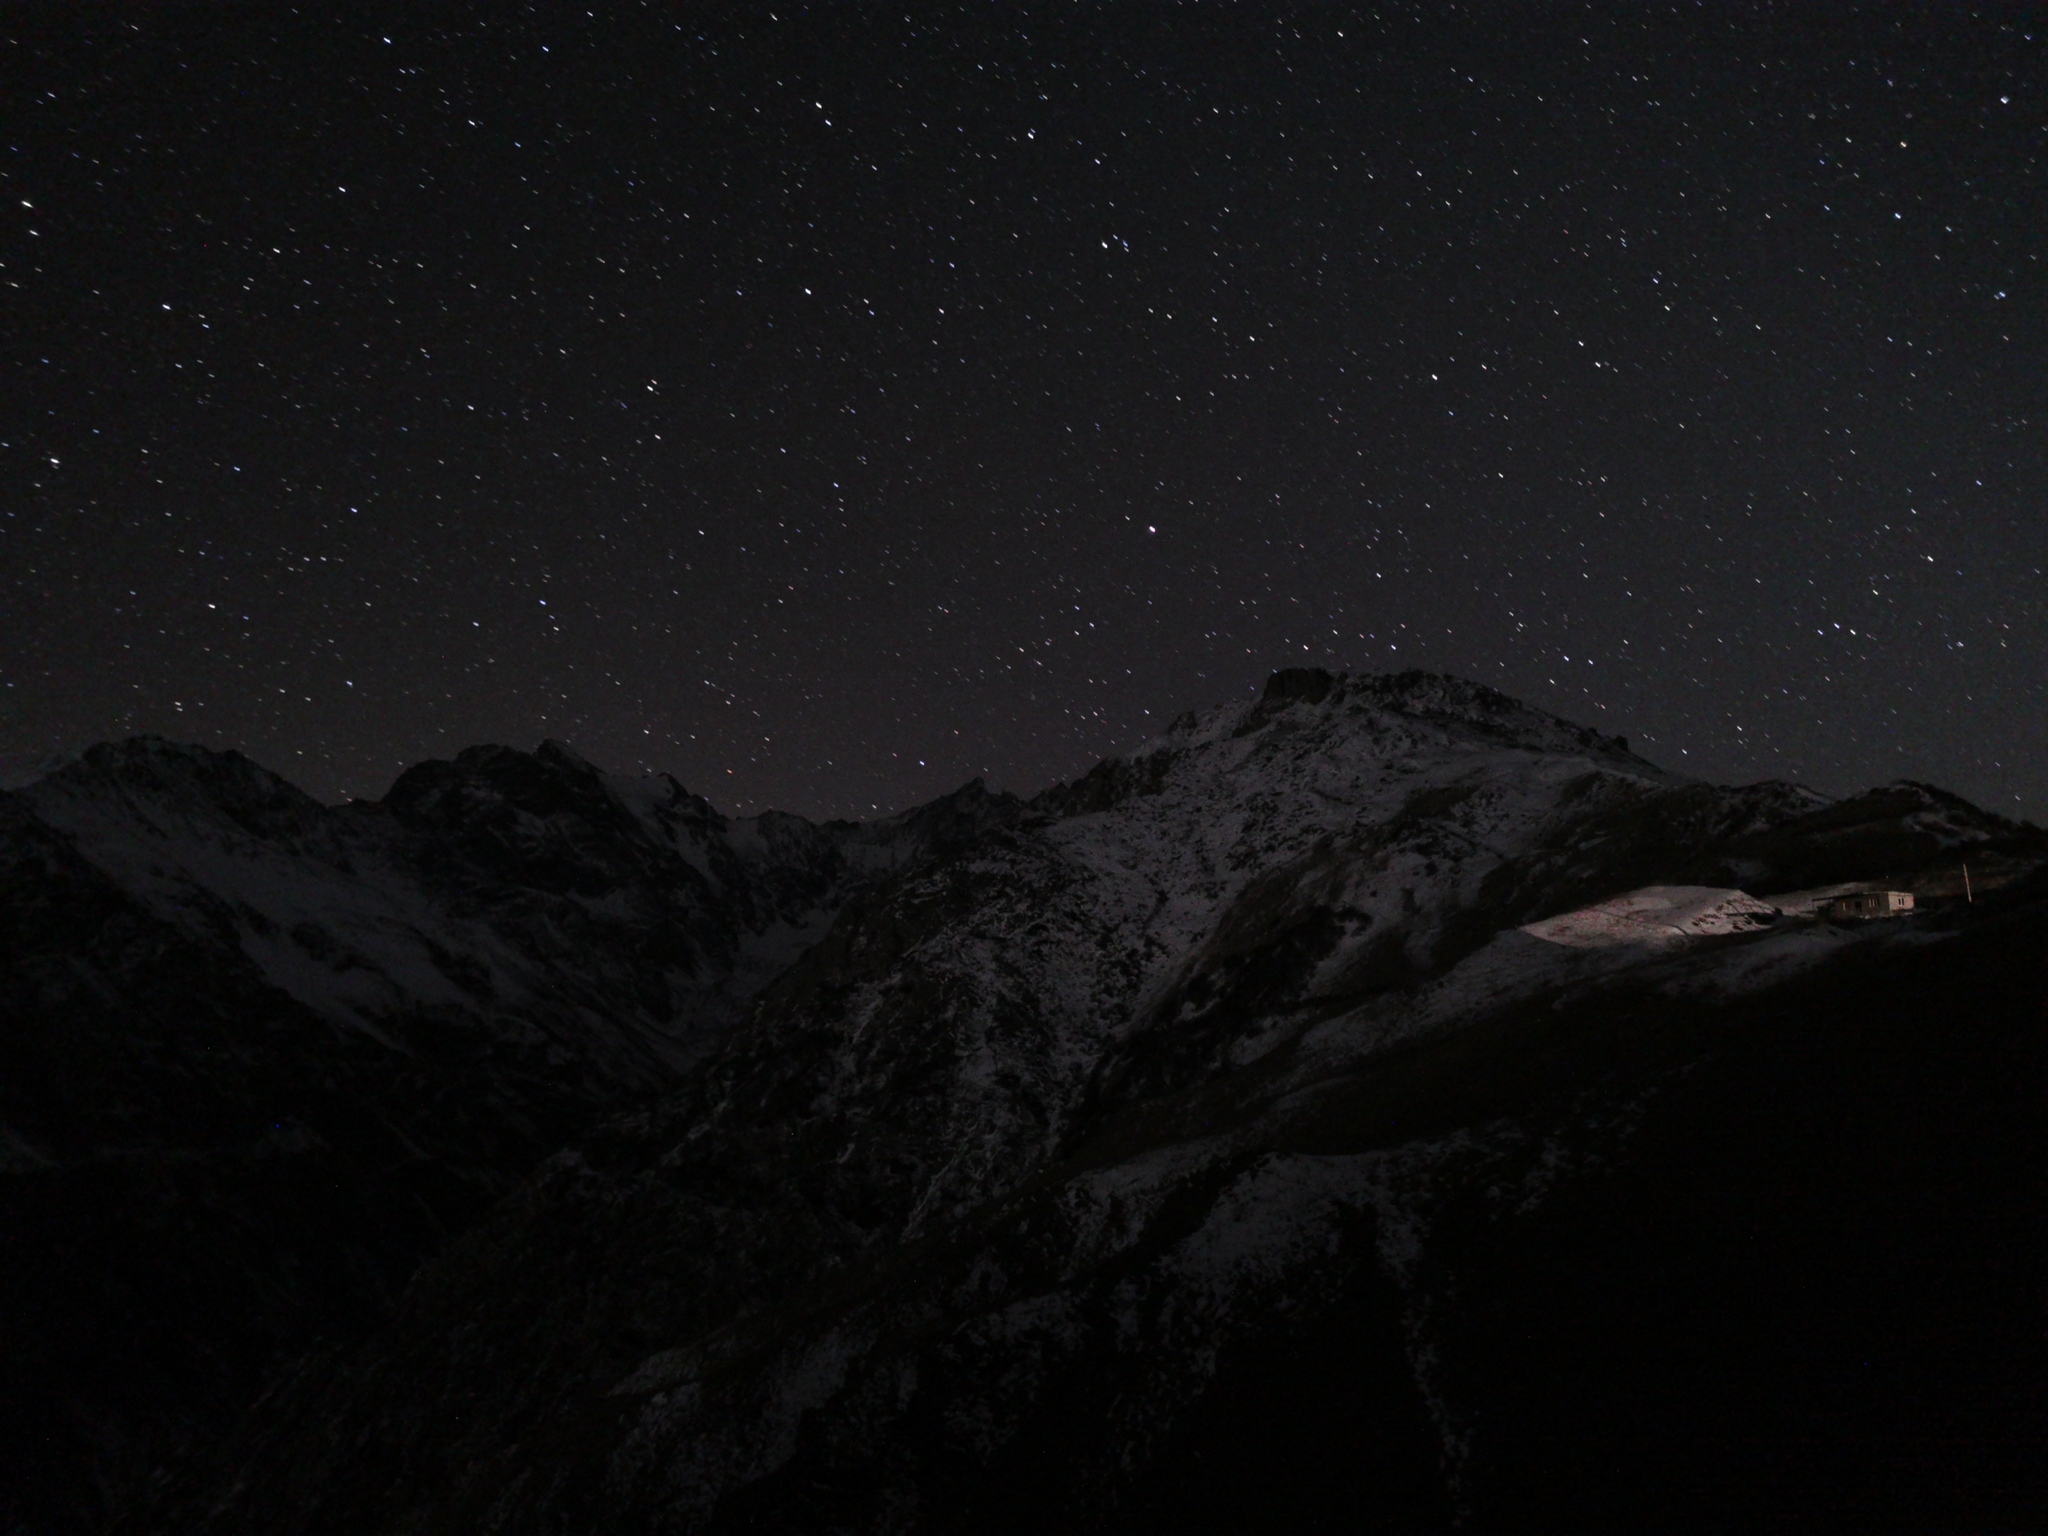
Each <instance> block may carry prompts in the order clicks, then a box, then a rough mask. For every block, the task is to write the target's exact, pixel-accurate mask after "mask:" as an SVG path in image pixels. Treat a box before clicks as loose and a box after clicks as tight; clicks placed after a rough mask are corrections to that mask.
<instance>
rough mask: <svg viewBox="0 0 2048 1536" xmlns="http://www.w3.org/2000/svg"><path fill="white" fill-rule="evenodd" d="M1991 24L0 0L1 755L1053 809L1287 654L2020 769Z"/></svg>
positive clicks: (2037, 392)
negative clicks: (1080, 777) (658, 776)
mask: <svg viewBox="0 0 2048 1536" xmlns="http://www.w3.org/2000/svg"><path fill="white" fill-rule="evenodd" d="M2044 32H2048V26H2044V25H2043V16H2042V13H2041V11H2040V10H2039V9H2038V8H2036V7H2029V6H2017V5H2016V6H2011V7H2006V8H2002V9H2001V8H1997V7H1983V6H1964V5H1943V6H1925V5H1904V4H1900V5H1893V6H1885V7H1869V8H1860V9H1859V8H1857V7H1854V6H1851V5H1849V4H1846V3H1837V0H1829V3H1825V4H1823V3H1813V4H1806V5H1800V4H1777V5H1761V4H1760V5H1753V6H1740V5H1734V4H1728V5H1722V4H1712V5H1700V4H1687V5H1683V6H1676V7H1673V6H1668V5H1649V4H1641V5H1600V6H1590V7H1588V6H1565V5H1547V4H1530V3H1526V0H1510V3H1504V4H1493V5H1450V4H1437V3H1431V4H1428V5H1423V6H1417V7H1408V8H1402V7H1391V6H1390V7H1384V8H1379V9H1371V10H1368V9H1363V8H1341V7H1319V6H1294V7H1283V8H1272V7H1257V6H1253V5H1249V4H1246V5H1231V6H1213V5H1212V6H1193V5H1184V6H1174V5H1167V4H1127V5H1106V6H1075V5H1069V4H1059V5H1051V6H1044V7H1032V6H1011V5H1003V6H991V5H983V4H977V5H972V6H967V7H963V8H956V9H913V10H910V11H908V12H907V13H906V12H905V11H903V10H901V9H884V8H883V7H880V6H870V5H862V6H820V7H812V8H808V9H806V8H799V7H785V8H775V7H772V6H762V7H747V8H741V7H733V8H724V7H684V6H675V5H665V6H647V7H637V6H625V5H608V6H605V7H603V8H601V9H586V8H584V7H582V6H573V7H572V6H566V5H564V6H552V5H550V6H539V7H532V8H523V7H516V6H513V5H509V4H502V3H497V0H493V3H490V4H474V5H469V6H456V5H424V6H423V5H417V4H410V5H405V6H391V7H378V6H375V5H351V6H332V7H325V8H317V7H300V8H290V7H286V6H283V5H258V4H242V5H229V4H212V5H158V6H140V5H137V6H120V7H114V6H107V7H99V6H93V7H71V6H58V5H28V6H14V7H8V8H6V9H4V10H0V261H4V266H0V284H4V286H0V370H4V372H0V378H4V384H0V605H4V607H0V638H4V643H0V761H4V762H5V764H6V765H8V770H9V771H11V772H14V773H16V774H17V775H18V774H19V773H20V772H22V771H24V770H25V768H26V766H27V765H33V764H35V763H37V762H40V761H43V760H45V759H46V758H47V757H48V756H49V755H50V754H53V753H60V752H64V751H69V750H75V749H77V748H79V747H81V746H83V745H85V744H87V743H90V742H92V741H94V740H99V739H104V738H109V737H116V736H122V735H127V734H133V733H138V732H144V731H149V732H158V733H162V734H165V735H169V736H172V737H176V738H179V739H185V740H195V741H202V742H206V743H209V744H212V745H215V746H223V747H236V748H239V749H241V750H243V751H246V752H248V753H250V754H251V755H252V756H255V757H256V758H258V759H259V760H261V761H263V762H265V763H267V764H269V765H271V766H273V767H275V768H277V769H279V770H280V771H282V772H283V773H285V774H286V775H287V776H288V777H291V778H292V779H294V780H295V781H296V782H298V783H300V784H302V785H304V786H305V787H306V788H307V789H309V790H311V791H312V792H314V793H316V794H319V795H321V796H324V797H331V798H332V797H340V796H342V795H345V794H347V795H375V794H379V793H381V792H382V791H383V789H384V788H385V786H386V785H388V784H389V782H390V780H391V779H392V777H393V776H394V775H395V774H396V773H397V772H398V771H399V769H400V768H402V767H403V766H404V765H406V764H408V763H410V762H413V761H416V760H418V759H420V758H422V757H427V756H445V755H448V754H450V753H452V752H454V751H455V750H457V749H459V748H460V747H462V746H464V745H467V744H470V743H474V742H480V741H501V742H507V743H511V744H514V745H520V746H530V745H532V744H533V743H534V742H536V741H538V740H539V739H541V738H543V737H555V738H558V739H561V740H564V741H567V742H569V743H570V744H572V745H573V746H574V747H576V748H577V749H578V750H579V751H581V752H583V753H584V754H585V755H586V756H588V757H589V758H591V759H592V760H593V761H596V762H599V763H601V764H604V765H606V766H608V767H613V768H617V769H621V770H629V771H630V770H637V769H642V768H659V769H665V770H668V771H672V772H674V773H676V774H677V775H678V776H679V777H681V778H682V779H683V780H684V782H685V783H687V784H689V785H690V786H691V787H692V788H694V789H698V790H700V791H702V792H704V793H706V794H708V795H710V796H711V797H712V799H713V800H715V801H716V802H718V803H719V804H720V805H721V806H723V807H725V808H727V809H730V810H735V811H747V810H751V809H756V808H759V807H762V806H765V805H770V804H772V805H777V806H782V807H785V808H788V809H792V810H797V811H802V812H805V813H809V814H821V813H823V814H841V815H867V814H871V813H872V811H873V810H874V809H876V808H879V809H882V810H888V809H893V808H897V807H900V806H903V805H907V804H910V803H913V802H915V801H919V800H923V799H926V798H929V797H930V796H932V795H935V794H938V793H941V792H943V791H945V790H947V789H950V788H952V787H954V786H955V785H957V784H958V783H960V782H961V781H963V780H965V779H967V778H969V777H971V776H974V775H985V776H986V777H987V778H988V779H989V781H990V782H991V784H994V785H999V786H1004V787H1008V788H1013V789H1017V790H1019V791H1027V792H1028V791H1030V790H1032V789H1035V788H1038V787H1040V786H1043V785H1044V784H1046V783H1049V782H1051V781H1053V780H1055V779H1058V778H1062V777H1066V776H1069V775H1071V774H1073V773H1075V772H1077V771H1079V770H1081V769H1083V768H1085V767H1086V766H1087V765H1088V764H1089V763H1090V762H1092V761H1093V760H1094V759H1095V758H1097V757H1099V756H1101V755H1103V754H1105V753H1108V752H1111V751H1114V750H1118V749H1122V748H1127V747H1129V746H1132V745H1135V744H1137V743H1139V742H1141V741H1142V740H1144V739H1145V738H1146V737H1147V736H1149V735H1151V734H1154V733H1155V732H1156V731H1157V730H1158V729H1159V728H1160V726H1161V725H1162V724H1163V722H1164V721H1165V720H1167V719H1169V718H1170V717H1171V716H1172V715H1173V714H1175V713H1177V712H1178V711H1179V710H1181V709H1183V708H1186V707H1188V706H1190V705H1195V704H1204V703H1210V702H1215V701H1218V700H1224V699H1232V698H1241V697H1244V696H1245V695H1246V693H1247V691H1248V690H1250V689H1252V688H1255V687H1257V686H1258V685H1260V684H1261V683H1262V681H1263V679H1264V678H1265V676H1266V674H1267V673H1268V672H1269V671H1271V670H1272V669H1273V668H1275V667H1278V666H1283V665H1305V664H1314V665H1322V666H1328V667H1332V668H1341V669H1349V670H1368V671H1385V670H1396V669H1405V668H1408V667H1411V666H1412V667H1424V668H1429V669H1433V670H1442V671H1452V672H1457V673H1462V674H1465V675H1468V676H1472V677H1476V678H1479V679H1481V680H1483V681H1485V682H1488V683H1490V684H1493V685H1494V686H1497V687H1499V688H1502V689H1504V690H1506V691H1509V692H1511V693H1514V694H1517V695H1519V696H1521V697H1524V698H1527V699H1529V700H1530V701H1532V702H1534V703H1536V704H1539V705H1541V706H1544V707H1547V708H1550V709H1554V710H1556V711H1558V712H1560V713H1563V714H1566V715H1568V716H1571V717H1573V718H1576V719H1580V720H1583V721H1587V722H1589V723H1592V724H1595V725H1597V726H1598V727H1599V728H1601V729H1602V730H1604V731H1608V732H1620V733H1623V734H1626V735H1627V736H1629V737H1630V739H1631V741H1632V743H1633V744H1634V745H1635V746H1636V747H1637V749H1638V750H1639V751H1642V752H1644V753H1646V754H1647V755H1649V756H1651V757H1653V758H1655V759H1657V760H1659V761H1662V762H1664V763H1665V764H1667V765H1669V766H1671V767H1674V768H1677V769H1680V770H1682V771H1687V772H1693V773H1698V774H1702V775H1706V776H1711V777H1715V778H1721V779H1727V780H1749V779H1754V778H1761V777H1788V778H1798V779H1802V780H1804V781H1806V782H1809V783H1812V784H1814V785H1816V786H1818V787H1820V788H1823V789H1826V790H1829V791H1832V792H1843V791H1848V790H1853V789H1856V788H1860V787H1862V786H1864V785H1867V784H1870V783H1876V782H1883V781H1886V780H1889V779H1893V778H1898V777H1914V778H1924V779H1930V780H1933V781H1936V782H1939V783H1943V784H1946V785H1948V786H1950V787H1952V788H1955V789H1958V790H1960V791H1962V792H1963V793H1966V794H1968V795H1970V796H1972V797H1973V798H1976V799H1978V800H1979V801H1980V802H1982V803H1984V804H1986V805H1988V806H1990V807H1992V808H1994V809H2001V810H2004V811H2006V812H2007V813H2008V814H2015V815H2026V816H2031V817H2033V818H2035V819H2041V815H2042V811H2043V810H2044V808H2048V584H2044V578H2043V571H2044V569H2048V325H2044V319H2048V307H2044V297H2048V295H2044V272H2043V263H2042V259H2041V253H2042V248H2043V246H2044V244H2048V184H2044V170H2048V142H2044V138H2048V135H2044V108H2048V93H2044V85H2048V67H2044V66H2048V60H2044V35H2043V34H2044Z"/></svg>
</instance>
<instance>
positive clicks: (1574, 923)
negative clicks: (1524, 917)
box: [1522, 885, 1778, 949]
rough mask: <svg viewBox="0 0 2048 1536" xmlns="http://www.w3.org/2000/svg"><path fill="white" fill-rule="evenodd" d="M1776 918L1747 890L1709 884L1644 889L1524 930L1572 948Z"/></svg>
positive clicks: (1731, 929) (1674, 936)
mask: <svg viewBox="0 0 2048 1536" xmlns="http://www.w3.org/2000/svg"><path fill="white" fill-rule="evenodd" d="M1777 915H1778V909H1777V908H1776V907H1774V906H1772V905H1771V904H1770V903H1768V902H1763V901H1758V900H1757V899H1756V898H1755V897H1754V896H1751V895H1749V894H1748V893H1747V892H1745V891H1731V890H1722V889H1720V888H1718V887H1715V886H1711V885H1646V886H1644V887H1643V888H1642V889H1641V890H1638V891H1630V892H1628V893H1627V894H1626V895H1622V896H1610V897H1608V898H1607V900H1605V901H1596V902H1594V903H1593V905H1592V906H1590V907H1581V908H1579V910H1578V911H1576V912H1565V913H1562V914H1560V915H1559V916H1557V917H1546V918H1545V919H1543V921H1542V922H1540V923H1528V924H1525V925H1524V926H1523V928H1522V932H1524V933H1526V934H1530V935H1532V936H1534V937H1536V938H1539V939H1544V940H1547V941H1548V942H1550V943H1552V944H1563V945H1567V946H1568V947H1570V948H1572V949H1605V948H1607V947H1608V946H1609V945H1612V944H1675V943H1677V942H1679V941H1680V940H1683V939H1694V938H1706V937H1709V936H1711V935H1714V934H1722V933H1748V932H1751V931H1753V930H1755V929H1758V928H1767V927H1769V926H1770V924H1771V922H1772V920H1773V919H1774V918H1776V917H1777Z"/></svg>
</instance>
